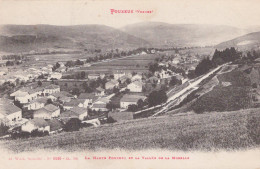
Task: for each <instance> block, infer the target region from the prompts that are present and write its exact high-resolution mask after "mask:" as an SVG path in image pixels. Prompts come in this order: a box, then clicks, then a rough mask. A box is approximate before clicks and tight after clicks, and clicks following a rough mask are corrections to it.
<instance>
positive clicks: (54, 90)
mask: <svg viewBox="0 0 260 169" xmlns="http://www.w3.org/2000/svg"><path fill="white" fill-rule="evenodd" d="M59 92H60V86H58V85H54V84H51V85H49V86H46V87H45V88H44V90H43V93H44V96H49V95H51V94H53V93H59Z"/></svg>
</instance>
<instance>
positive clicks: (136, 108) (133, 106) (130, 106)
mask: <svg viewBox="0 0 260 169" xmlns="http://www.w3.org/2000/svg"><path fill="white" fill-rule="evenodd" d="M127 110H128V111H131V112H136V111H137V110H138V107H137V105H135V104H130V105H129V106H128V108H127Z"/></svg>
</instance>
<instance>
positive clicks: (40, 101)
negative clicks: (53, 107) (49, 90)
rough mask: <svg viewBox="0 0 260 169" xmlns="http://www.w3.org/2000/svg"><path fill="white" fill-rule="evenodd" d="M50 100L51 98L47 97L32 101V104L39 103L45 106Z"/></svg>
mask: <svg viewBox="0 0 260 169" xmlns="http://www.w3.org/2000/svg"><path fill="white" fill-rule="evenodd" d="M48 99H49V98H47V97H41V98H38V99H35V100H32V101H31V102H30V103H35V102H38V103H43V104H45V103H47V100H48Z"/></svg>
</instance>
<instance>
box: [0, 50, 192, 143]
mask: <svg viewBox="0 0 260 169" xmlns="http://www.w3.org/2000/svg"><path fill="white" fill-rule="evenodd" d="M146 52H147V51H141V52H140V53H139V54H137V55H147V53H148V52H150V53H156V52H157V53H159V52H158V51H155V50H152V51H148V52H147V53H146ZM158 55H159V56H160V57H159V58H158V57H157V58H155V59H154V60H155V61H153V62H151V63H149V69H148V72H138V71H136V72H135V71H129V70H123V69H114V70H112V71H111V73H103V72H98V71H97V72H95V73H86V72H83V71H81V72H80V73H79V76H80V77H79V78H78V79H73V78H72V79H71V78H64V75H67V74H68V72H73V71H70V70H75V69H74V68H73V66H70V67H68V64H64V63H63V62H57V63H56V64H53V65H51V64H48V65H47V66H44V67H41V68H38V69H37V68H29V69H27V70H25V71H23V72H22V73H23V74H22V75H21V73H20V72H9V73H3V74H1V76H2V77H4V78H2V80H5V79H8V80H11V81H8V82H7V81H4V82H3V83H5V84H6V83H11V84H12V83H14V84H15V86H16V87H15V88H14V90H15V91H12V92H11V93H9V95H8V94H5V95H4V97H3V98H1V100H0V109H1V110H3V111H1V114H0V115H1V116H0V120H1V124H2V125H4V126H7V128H8V131H7V133H8V136H12V138H20V137H25V136H26V137H29V136H44V135H49V134H54V133H57V132H62V131H74V130H79V129H80V128H81V127H87V126H95V127H98V126H100V125H102V124H104V123H113V122H119V121H125V120H133V119H135V114H136V113H137V112H138V113H140V112H142V111H143V110H148V109H149V108H151V107H153V106H156V105H160V104H162V103H164V102H165V101H167V97H168V95H167V93H168V91H172V89H174V88H175V87H176V86H178V85H181V84H184V83H185V82H186V81H187V80H188V78H187V75H186V74H185V73H187V74H188V72H189V71H191V70H193V69H194V68H193V67H190V69H187V70H186V72H185V71H184V70H182V69H180V68H176V67H177V64H179V65H180V63H179V62H181V63H185V60H183V59H182V57H179V58H180V59H179V60H180V61H179V60H178V59H176V55H172V56H170V57H166V56H165V53H161V54H160V53H159V54H158ZM166 55H167V54H166ZM135 56H136V55H135ZM173 56H174V57H175V59H174V57H173ZM177 58H178V57H177ZM75 62H77V61H75ZM78 62H80V61H78ZM187 62H189V60H187ZM87 64H88V63H87ZM81 65H82V67H84V66H85V64H81ZM76 68H77V69H79V68H80V66H77V65H76ZM82 72H83V73H82ZM73 73H74V72H73ZM71 74H72V73H71ZM81 76H83V77H81ZM10 77H13V78H10ZM154 92H158V93H156V95H158V98H157V97H155V98H154V94H152V93H154ZM159 95H160V96H161V97H160V96H159Z"/></svg>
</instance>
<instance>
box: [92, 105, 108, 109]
mask: <svg viewBox="0 0 260 169" xmlns="http://www.w3.org/2000/svg"><path fill="white" fill-rule="evenodd" d="M91 108H98V109H103V108H107V107H106V104H93V106H92V107H91Z"/></svg>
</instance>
